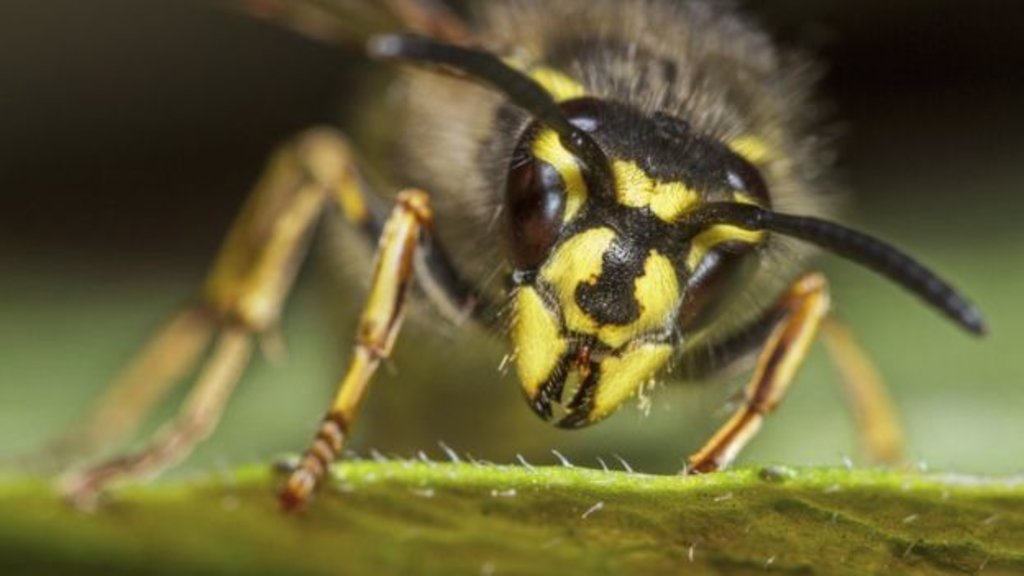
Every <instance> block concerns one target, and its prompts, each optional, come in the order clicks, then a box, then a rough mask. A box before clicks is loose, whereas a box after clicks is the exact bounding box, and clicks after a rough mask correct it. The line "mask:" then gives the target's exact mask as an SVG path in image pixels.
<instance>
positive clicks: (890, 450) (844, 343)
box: [821, 317, 904, 464]
mask: <svg viewBox="0 0 1024 576" xmlns="http://www.w3.org/2000/svg"><path fill="white" fill-rule="evenodd" d="M821 332H822V340H824V342H825V347H826V348H827V349H828V351H829V356H831V358H832V362H833V364H835V365H836V368H838V370H839V372H840V374H841V376H842V379H843V384H844V389H845V391H846V397H847V401H848V402H849V404H850V406H851V410H852V411H853V416H854V419H855V421H856V422H857V430H858V431H859V434H860V444H861V449H862V450H863V451H864V455H865V457H866V458H867V459H868V460H870V461H872V462H878V463H883V464H899V463H901V462H903V460H904V450H903V446H904V442H903V430H902V427H901V426H900V423H899V419H898V418H897V417H896V410H895V409H894V408H893V404H892V399H891V398H890V397H889V394H888V392H887V391H886V389H885V386H884V384H883V382H882V379H881V377H880V376H879V375H878V371H876V370H875V367H874V365H873V364H872V363H871V360H870V359H868V356H867V354H866V353H865V352H864V350H863V349H862V348H861V347H860V345H859V344H858V343H857V341H856V339H855V338H854V337H853V335H852V334H851V333H850V331H849V330H848V329H847V328H846V326H845V325H843V324H842V323H841V322H839V321H838V320H836V319H835V318H834V317H829V318H827V319H826V320H825V323H824V324H823V325H822V331H821Z"/></svg>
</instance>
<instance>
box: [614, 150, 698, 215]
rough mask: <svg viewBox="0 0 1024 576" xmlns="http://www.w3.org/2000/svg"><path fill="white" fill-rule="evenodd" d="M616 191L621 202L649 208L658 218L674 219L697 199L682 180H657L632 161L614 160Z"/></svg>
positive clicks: (695, 193)
mask: <svg viewBox="0 0 1024 576" xmlns="http://www.w3.org/2000/svg"><path fill="white" fill-rule="evenodd" d="M612 171H613V172H614V173H615V193H616V196H617V198H618V201H619V203H620V204H622V205H623V206H629V207H630V208H650V210H651V212H653V213H654V215H655V216H657V217H658V218H659V219H661V220H663V221H665V222H668V223H670V224H671V223H673V222H675V221H676V220H677V219H678V218H679V217H680V216H682V215H683V214H685V213H686V212H687V211H689V210H692V209H693V208H694V207H696V206H697V205H698V204H699V203H700V195H699V194H697V192H696V191H694V190H692V189H690V188H689V187H687V186H686V185H685V184H683V183H682V182H660V181H658V180H655V179H653V178H651V177H650V176H648V175H647V173H646V172H644V171H643V169H642V168H640V167H639V166H637V165H636V163H634V162H628V161H625V160H616V161H614V162H613V163H612Z"/></svg>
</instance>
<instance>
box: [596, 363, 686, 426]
mask: <svg viewBox="0 0 1024 576" xmlns="http://www.w3.org/2000/svg"><path fill="white" fill-rule="evenodd" d="M671 357H672V347H671V346H669V345H667V344H645V345H642V346H638V347H636V348H634V349H632V350H630V351H628V352H626V353H625V354H622V355H621V356H619V357H615V356H609V357H608V358H606V359H605V360H603V361H602V362H601V380H600V381H599V383H598V385H597V393H596V394H595V395H594V408H593V410H592V411H591V412H590V418H589V420H590V421H592V422H596V421H598V420H601V419H603V418H605V417H607V416H609V415H610V414H611V413H612V412H614V411H615V410H616V409H617V408H618V407H619V406H621V405H622V403H623V402H625V401H626V400H628V399H629V398H630V397H632V396H633V395H634V394H636V391H637V390H638V389H639V388H640V387H641V386H643V385H644V384H646V383H647V382H649V381H650V380H651V379H652V378H653V377H654V375H655V374H656V373H657V371H658V370H659V369H661V367H662V366H664V365H665V363H666V362H668V360H669V358H671Z"/></svg>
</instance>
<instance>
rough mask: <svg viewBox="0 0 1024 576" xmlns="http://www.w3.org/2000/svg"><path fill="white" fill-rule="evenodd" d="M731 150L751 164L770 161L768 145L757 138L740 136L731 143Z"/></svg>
mask: <svg viewBox="0 0 1024 576" xmlns="http://www.w3.org/2000/svg"><path fill="white" fill-rule="evenodd" d="M729 148H731V149H732V151H733V152H735V153H736V154H739V155H740V156H742V157H743V159H744V160H746V161H747V162H750V163H751V164H762V163H764V162H767V161H768V160H769V159H770V155H771V154H770V152H769V150H770V148H768V144H767V143H766V142H765V141H764V140H762V139H761V138H759V137H757V136H740V137H739V138H736V139H735V140H732V141H731V142H729Z"/></svg>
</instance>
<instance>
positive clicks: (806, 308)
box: [687, 274, 829, 474]
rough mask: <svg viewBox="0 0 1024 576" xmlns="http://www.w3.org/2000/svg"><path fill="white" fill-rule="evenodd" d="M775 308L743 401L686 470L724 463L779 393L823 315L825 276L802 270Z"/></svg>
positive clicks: (786, 385)
mask: <svg viewBox="0 0 1024 576" xmlns="http://www.w3.org/2000/svg"><path fill="white" fill-rule="evenodd" d="M775 306H776V308H777V309H778V310H779V311H780V312H781V313H782V319H781V320H780V321H779V324H778V326H777V327H776V328H775V330H774V331H773V332H772V334H771V336H770V337H769V338H768V342H767V343H766V344H765V347H764V349H763V350H762V352H761V355H760V357H759V358H758V363H757V368H756V369H755V371H754V376H753V379H752V380H751V382H750V384H749V385H748V386H747V393H746V402H745V403H744V405H743V406H742V407H741V408H740V409H739V410H738V411H737V412H736V414H735V415H733V417H732V418H731V419H730V420H729V421H728V422H726V423H725V425H724V426H722V427H721V428H720V429H719V430H718V432H717V433H716V434H715V435H714V436H713V437H712V438H711V440H709V441H708V442H707V443H706V444H705V445H704V446H703V447H702V448H701V449H700V450H699V451H698V452H697V453H696V454H694V455H692V456H690V459H689V465H688V467H687V471H688V472H689V473H694V474H705V473H708V472H714V471H716V470H720V469H722V468H725V467H726V466H728V465H729V464H730V463H731V462H732V461H733V460H734V459H735V458H736V455H737V454H739V452H740V450H742V449H743V447H744V446H746V444H747V443H748V442H749V441H750V440H751V439H752V438H753V437H754V435H755V434H757V431H758V430H759V429H760V427H761V423H762V422H763V421H764V417H765V416H766V415H767V414H769V413H770V412H771V411H772V410H774V409H775V407H776V406H777V405H778V403H779V401H780V400H781V399H782V397H783V396H784V395H785V393H786V390H787V389H788V388H789V384H790V383H791V382H792V380H793V376H794V375H795V374H796V371H797V369H798V368H799V367H800V365H801V364H802V363H803V361H804V358H805V357H806V356H807V351H808V349H809V348H810V345H811V343H812V342H813V341H814V337H815V335H816V334H817V331H818V328H819V326H820V325H821V323H822V321H823V320H824V318H825V316H826V315H827V314H828V309H829V295H828V284H827V282H826V280H825V277H824V276H822V275H820V274H808V275H806V276H804V277H802V278H800V279H799V280H797V282H796V283H794V284H793V286H792V287H790V289H789V290H788V291H787V292H786V293H785V294H784V295H783V296H782V298H781V299H780V300H779V301H778V302H777V303H776V304H775Z"/></svg>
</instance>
